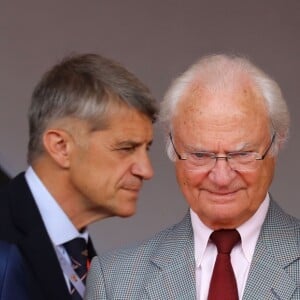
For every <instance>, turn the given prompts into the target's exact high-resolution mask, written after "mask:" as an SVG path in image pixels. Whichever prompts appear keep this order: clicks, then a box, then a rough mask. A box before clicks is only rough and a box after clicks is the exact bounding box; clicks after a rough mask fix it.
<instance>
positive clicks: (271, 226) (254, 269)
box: [243, 201, 300, 300]
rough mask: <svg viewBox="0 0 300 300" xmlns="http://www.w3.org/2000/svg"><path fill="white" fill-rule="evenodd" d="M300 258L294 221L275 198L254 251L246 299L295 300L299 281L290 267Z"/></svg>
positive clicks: (245, 293)
mask: <svg viewBox="0 0 300 300" xmlns="http://www.w3.org/2000/svg"><path fill="white" fill-rule="evenodd" d="M287 245H288V247H286V246H287ZM299 257H300V254H299V246H298V245H297V241H296V238H295V230H294V228H293V223H292V222H291V221H290V219H289V217H288V216H287V215H286V214H285V213H284V212H283V211H282V210H281V209H280V208H279V207H278V206H277V204H276V203H275V202H273V201H271V203H270V208H269V212H268V214H267V217H266V220H265V222H264V225H263V227H262V230H261V233H260V236H259V239H258V242H257V246H256V249H255V252H254V256H253V260H252V264H251V268H250V272H249V276H248V280H247V284H246V287H245V291H244V296H243V300H250V299H251V300H252V299H291V297H292V294H293V293H294V292H295V289H296V288H297V283H296V282H295V281H293V280H292V279H291V277H290V276H289V275H288V272H287V271H286V268H287V267H288V266H289V265H290V264H291V263H292V262H293V261H296V260H299ZM298 272H299V270H298Z"/></svg>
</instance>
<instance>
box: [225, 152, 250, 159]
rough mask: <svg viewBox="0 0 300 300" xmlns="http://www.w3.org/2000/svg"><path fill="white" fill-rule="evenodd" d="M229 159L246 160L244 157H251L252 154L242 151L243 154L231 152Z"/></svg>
mask: <svg viewBox="0 0 300 300" xmlns="http://www.w3.org/2000/svg"><path fill="white" fill-rule="evenodd" d="M229 155H230V157H236V158H239V157H240V158H246V157H250V156H252V155H253V152H249V151H248V152H247V151H243V152H233V153H230V154H229Z"/></svg>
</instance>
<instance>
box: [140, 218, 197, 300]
mask: <svg viewBox="0 0 300 300" xmlns="http://www.w3.org/2000/svg"><path fill="white" fill-rule="evenodd" d="M151 261H152V263H153V264H154V265H155V266H156V268H157V269H158V271H157V273H156V274H157V275H156V276H154V277H153V280H151V281H149V283H148V285H147V287H146V293H147V295H148V297H147V298H148V299H149V298H150V299H181V300H184V299H186V300H191V299H196V287H195V286H196V284H195V262H194V240H193V233H192V226H191V221H190V215H189V213H188V214H187V215H186V217H185V218H184V219H183V221H182V222H181V223H179V224H178V225H177V226H176V227H174V228H173V230H172V231H171V232H170V234H169V235H168V237H167V238H166V239H165V241H164V242H163V243H162V244H161V246H160V247H159V249H158V251H157V252H156V253H155V255H154V256H153V257H152V259H151ZM141 299H143V297H141Z"/></svg>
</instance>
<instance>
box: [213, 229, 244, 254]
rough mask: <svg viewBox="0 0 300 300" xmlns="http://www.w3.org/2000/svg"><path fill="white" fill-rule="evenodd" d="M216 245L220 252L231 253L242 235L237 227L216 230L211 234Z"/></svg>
mask: <svg viewBox="0 0 300 300" xmlns="http://www.w3.org/2000/svg"><path fill="white" fill-rule="evenodd" d="M210 238H211V240H212V242H213V243H214V244H215V245H216V247H217V249H218V253H223V254H229V253H230V252H231V250H232V248H233V247H234V245H235V244H237V243H238V242H239V241H240V239H241V237H240V234H239V233H238V231H237V230H236V229H221V230H217V231H214V232H213V233H212V234H211V236H210Z"/></svg>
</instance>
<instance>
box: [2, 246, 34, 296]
mask: <svg viewBox="0 0 300 300" xmlns="http://www.w3.org/2000/svg"><path fill="white" fill-rule="evenodd" d="M27 279H28V278H27V272H26V269H25V266H24V263H23V259H22V257H21V254H20V252H19V250H18V248H17V247H16V246H15V245H13V244H9V243H6V242H3V241H0V300H30V297H29V289H28V288H29V286H28V280H27Z"/></svg>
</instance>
